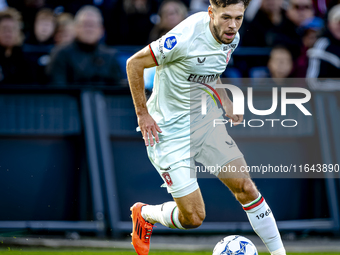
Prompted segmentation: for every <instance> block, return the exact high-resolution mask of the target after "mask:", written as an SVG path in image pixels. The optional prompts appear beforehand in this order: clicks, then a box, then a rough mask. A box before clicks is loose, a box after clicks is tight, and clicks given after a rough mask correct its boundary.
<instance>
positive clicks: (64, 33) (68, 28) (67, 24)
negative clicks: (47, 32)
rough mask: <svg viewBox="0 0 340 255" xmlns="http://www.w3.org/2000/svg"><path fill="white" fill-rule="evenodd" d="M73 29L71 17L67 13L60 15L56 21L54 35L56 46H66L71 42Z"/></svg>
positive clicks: (73, 33)
mask: <svg viewBox="0 0 340 255" xmlns="http://www.w3.org/2000/svg"><path fill="white" fill-rule="evenodd" d="M74 38H75V29H74V21H73V16H72V15H71V14H69V13H62V14H60V15H59V16H58V19H57V28H56V32H55V35H54V41H55V43H56V45H58V46H60V45H66V44H69V43H71V42H73V40H74Z"/></svg>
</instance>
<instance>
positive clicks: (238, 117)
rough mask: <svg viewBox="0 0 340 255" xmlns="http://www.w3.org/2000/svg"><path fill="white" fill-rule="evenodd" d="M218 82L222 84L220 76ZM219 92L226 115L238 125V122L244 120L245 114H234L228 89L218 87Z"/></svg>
mask: <svg viewBox="0 0 340 255" xmlns="http://www.w3.org/2000/svg"><path fill="white" fill-rule="evenodd" d="M217 84H222V82H221V79H220V78H218V80H217ZM216 91H217V93H218V94H219V96H220V98H221V101H222V106H223V109H224V110H225V112H226V114H225V115H226V116H227V117H228V118H230V119H232V120H233V123H234V124H235V126H236V125H238V124H236V123H237V122H238V123H240V122H242V121H243V115H240V114H234V113H233V102H232V101H231V100H230V98H229V96H228V94H227V91H226V90H225V89H223V88H219V89H216Z"/></svg>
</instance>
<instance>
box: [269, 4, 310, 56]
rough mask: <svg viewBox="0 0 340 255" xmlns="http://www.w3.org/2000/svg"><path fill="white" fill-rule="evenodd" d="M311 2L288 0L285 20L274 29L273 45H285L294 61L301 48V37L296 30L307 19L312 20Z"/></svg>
mask: <svg viewBox="0 0 340 255" xmlns="http://www.w3.org/2000/svg"><path fill="white" fill-rule="evenodd" d="M313 16H314V9H313V3H312V0H290V1H289V5H288V8H287V11H286V18H284V20H283V22H282V23H281V25H280V26H278V27H277V28H275V30H274V31H273V32H274V34H275V35H274V37H273V45H276V44H279V45H285V46H286V47H287V48H288V49H289V50H290V51H291V53H292V55H293V58H294V59H296V58H297V57H298V56H299V55H300V49H301V47H302V39H301V35H300V34H299V32H298V28H299V27H300V26H301V25H302V24H303V22H305V21H306V20H308V19H311V18H313Z"/></svg>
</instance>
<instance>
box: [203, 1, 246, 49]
mask: <svg viewBox="0 0 340 255" xmlns="http://www.w3.org/2000/svg"><path fill="white" fill-rule="evenodd" d="M208 11H209V16H210V29H211V31H212V33H213V35H214V37H215V39H216V40H217V41H218V42H220V43H224V44H229V43H231V42H232V41H233V40H234V38H235V36H236V33H237V31H238V30H239V29H240V27H241V25H242V21H243V14H244V11H245V8H244V5H243V3H238V4H231V5H227V6H226V7H215V6H214V7H211V6H209V9H208Z"/></svg>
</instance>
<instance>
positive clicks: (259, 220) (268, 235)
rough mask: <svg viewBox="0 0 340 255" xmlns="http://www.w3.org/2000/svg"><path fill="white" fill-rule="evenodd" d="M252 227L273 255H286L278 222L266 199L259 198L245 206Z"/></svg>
mask: <svg viewBox="0 0 340 255" xmlns="http://www.w3.org/2000/svg"><path fill="white" fill-rule="evenodd" d="M243 209H244V210H245V212H246V213H247V216H248V219H249V221H250V224H251V226H252V227H253V229H254V231H255V232H256V234H257V235H258V236H259V237H260V238H261V239H262V241H263V243H264V244H265V245H266V246H267V248H268V250H269V251H270V253H271V254H272V255H286V251H285V248H284V247H283V244H282V240H281V236H280V233H279V230H278V229H277V226H276V221H275V218H274V216H273V213H272V211H271V210H270V208H269V206H268V204H267V203H266V201H265V200H264V198H263V197H262V196H261V194H259V197H258V198H257V199H255V200H254V201H253V202H250V203H249V204H246V205H243Z"/></svg>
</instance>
